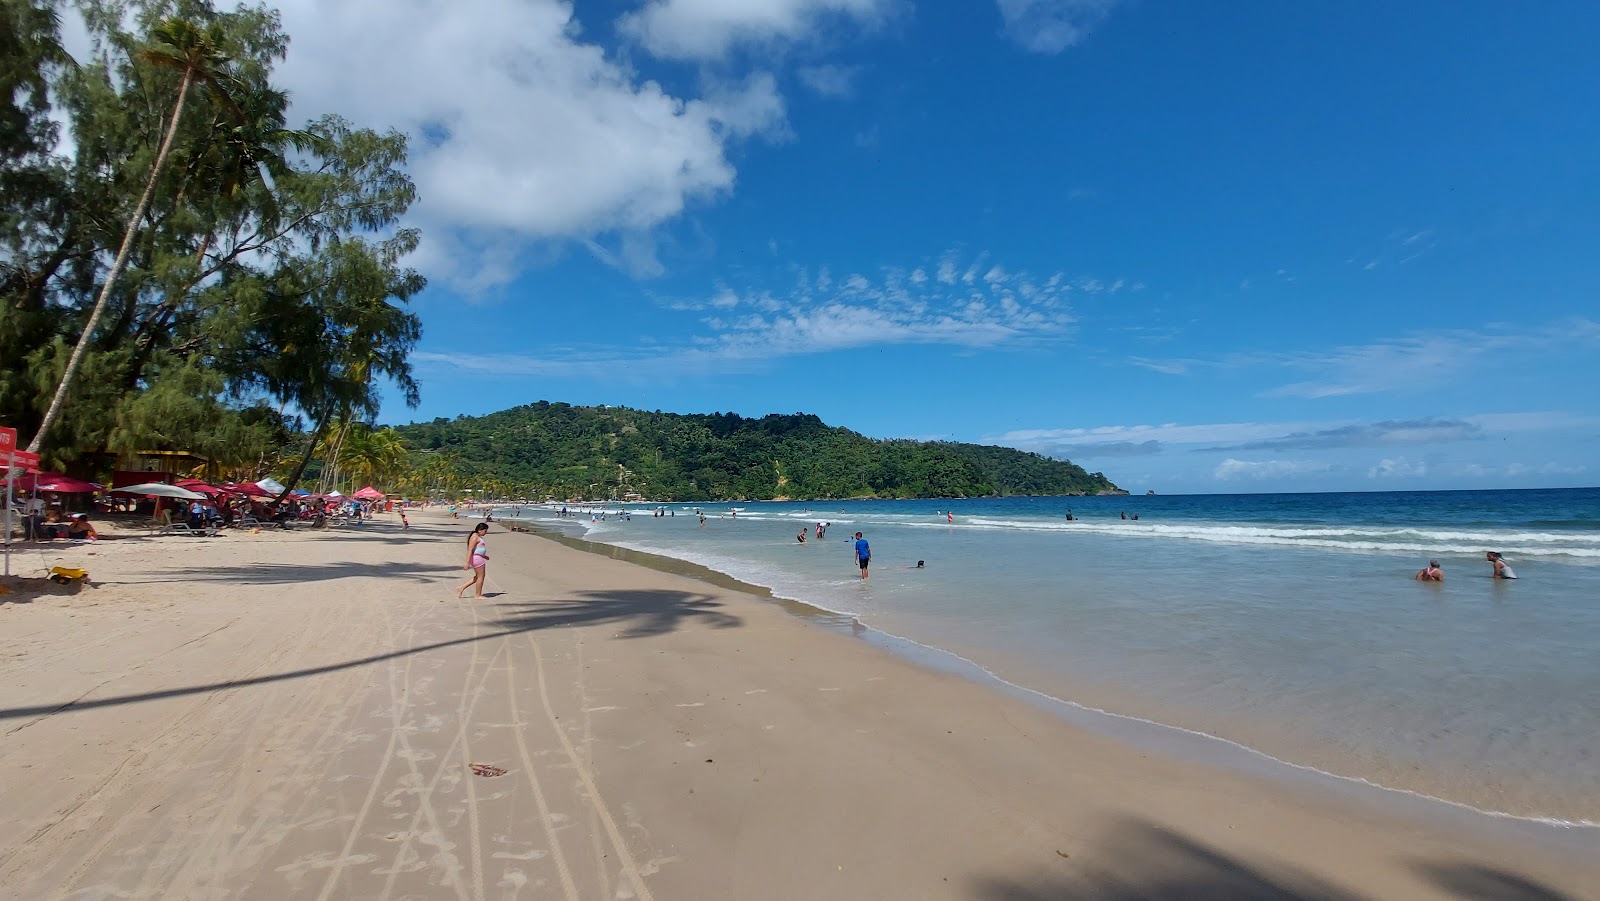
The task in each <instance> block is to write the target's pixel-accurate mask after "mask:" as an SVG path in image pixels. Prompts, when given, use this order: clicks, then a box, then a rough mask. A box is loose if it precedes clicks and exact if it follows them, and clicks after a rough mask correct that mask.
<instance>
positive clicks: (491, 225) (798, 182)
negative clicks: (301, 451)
mask: <svg viewBox="0 0 1600 901" xmlns="http://www.w3.org/2000/svg"><path fill="white" fill-rule="evenodd" d="M276 5H277V6H278V7H279V8H281V10H282V13H283V18H284V24H285V26H286V28H287V30H288V31H289V33H290V34H291V35H292V36H293V44H292V46H291V49H290V55H289V58H288V60H287V61H286V62H285V63H284V66H283V70H282V71H283V81H284V83H285V84H286V86H287V87H289V88H290V89H291V91H292V92H293V96H294V98H295V109H296V111H297V112H298V113H301V114H303V115H305V116H307V117H310V116H312V115H316V114H320V113H322V112H324V111H328V110H335V109H336V110H338V111H340V112H342V113H344V114H346V115H348V116H350V117H352V118H353V119H355V120H356V121H357V122H358V124H363V125H375V126H394V127H397V128H402V129H404V130H406V131H407V132H408V133H409V134H410V135H411V136H412V140H413V151H412V157H411V164H410V171H411V173H412V175H413V176H414V178H415V179H416V180H417V183H418V186H419V189H420V191H421V197H422V200H421V202H420V203H419V204H418V206H417V207H416V208H415V210H414V213H413V216H412V223H411V224H414V225H416V226H418V227H420V228H422V229H423V230H424V236H425V246H424V249H423V250H422V252H421V253H420V254H419V255H418V257H417V259H416V261H415V264H416V265H417V267H418V268H419V269H421V270H422V271H423V272H424V273H425V274H426V275H427V276H428V277H429V279H430V281H431V285H430V287H429V288H428V289H427V290H426V292H424V294H423V295H422V296H421V297H420V299H419V301H418V309H419V311H420V312H421V314H422V316H423V319H424V324H425V337H424V340H423V344H422V352H421V353H419V355H418V356H417V365H418V370H419V375H420V377H421V380H422V383H423V400H422V405H421V407H420V408H418V409H417V410H415V411H412V410H407V409H406V408H405V407H404V406H403V404H401V403H400V402H399V400H398V398H397V397H396V398H395V399H394V400H393V401H392V402H391V403H389V404H388V405H387V406H386V407H385V409H384V414H383V416H384V419H385V420H387V421H392V422H403V421H409V420H411V419H429V418H433V417H435V416H453V415H455V414H458V413H468V414H476V413H485V412H490V411H493V410H498V409H503V408H505V407H509V406H513V405H515V404H519V403H526V402H531V401H534V400H539V399H549V400H562V401H568V402H572V403H591V404H592V403H610V404H626V405H630V406H637V407H643V408H647V409H663V410H672V411H680V412H711V411H729V410H731V411H736V412H739V413H743V414H747V415H761V414H764V413H768V412H794V411H805V412H814V413H817V414H819V415H821V416H822V417H823V418H824V419H825V420H826V421H827V422H829V423H830V424H836V425H843V426H847V427H849V428H852V429H855V430H857V431H859V432H862V433H864V434H867V435H871V436H875V437H917V438H948V439H953V440H962V441H980V442H986V443H999V444H1007V445H1012V446H1016V447H1021V448H1025V449H1029V450H1037V451H1040V452H1043V453H1047V454H1052V455H1061V456H1067V457H1070V458H1071V459H1072V460H1073V461H1075V462H1078V463H1080V464H1082V465H1084V466H1085V467H1086V468H1088V469H1090V470H1099V471H1103V472H1105V473H1106V474H1107V475H1108V476H1110V477H1111V478H1112V479H1114V480H1115V481H1117V482H1118V483H1119V484H1122V485H1123V486H1125V487H1127V488H1130V489H1132V490H1134V491H1138V492H1142V491H1144V490H1145V489H1154V490H1157V491H1161V492H1209V491H1222V492H1238V491H1321V490H1369V489H1371V490H1376V489H1429V488H1463V487H1562V486H1579V485H1593V484H1595V483H1596V482H1600V473H1597V471H1596V467H1600V461H1597V460H1596V459H1595V458H1594V454H1593V449H1594V448H1595V447H1596V446H1597V445H1596V438H1597V436H1600V399H1597V398H1600V392H1597V391H1596V390H1595V386H1596V385H1597V384H1600V378H1597V376H1600V363H1597V360H1600V354H1597V351H1600V303H1597V291H1596V288H1597V286H1600V256H1597V255H1596V254H1595V253H1594V252H1593V248H1594V247H1595V246H1596V243H1597V239H1600V218H1597V217H1596V216H1595V215H1594V214H1593V211H1594V209H1595V208H1596V207H1597V206H1600V203H1597V201H1600V169H1597V168H1596V167H1595V166H1594V165H1593V160H1594V154H1595V149H1596V147H1597V146H1600V117H1596V116H1594V115H1593V111H1592V105H1593V100H1594V98H1595V97H1597V96H1600V67H1596V66H1594V65H1593V64H1592V48H1593V47H1594V46H1595V45H1596V44H1600V5H1596V4H1590V3H1580V2H1552V3H1542V4H1533V5H1515V4H1504V3H1464V4H1463V3H1457V2H1426V0H1420V2H1415V3H1405V4H1393V3H1376V2H1351V3H1341V4H1321V5H1303V4H1286V3H1273V2H1265V0H1261V2H1244V3H1235V4H1228V5H1227V6H1226V7H1219V6H1216V5H1209V4H1193V3H1175V2H1159V0H973V2H970V3H930V2H913V0H743V2H741V3H737V4H730V3H723V2H712V0H645V2H637V0H634V2H624V3H593V2H578V3H576V4H575V5H574V4H568V3H560V2H555V0H414V2H410V3H406V4H395V3H392V2H389V0H343V2H340V3H337V4H328V3H323V2H318V0H277V3H276ZM68 28H69V45H70V43H71V40H72V38H71V29H72V23H71V22H70V21H69V22H68Z"/></svg>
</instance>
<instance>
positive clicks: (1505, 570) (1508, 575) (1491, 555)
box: [1413, 551, 1517, 582]
mask: <svg viewBox="0 0 1600 901" xmlns="http://www.w3.org/2000/svg"><path fill="white" fill-rule="evenodd" d="M1484 559H1486V560H1488V561H1489V564H1490V565H1491V566H1493V567H1494V571H1493V572H1492V573H1490V576H1491V578H1495V579H1515V578H1516V577H1517V574H1516V572H1515V571H1514V570H1512V568H1511V567H1510V566H1509V565H1508V564H1507V563H1506V558H1505V557H1504V556H1502V555H1501V553H1500V552H1499V551H1485V552H1484ZM1413 578H1415V579H1416V580H1417V581H1418V582H1443V581H1444V570H1443V569H1442V568H1441V567H1440V566H1439V561H1437V560H1429V561H1428V565H1427V566H1425V567H1423V568H1422V569H1421V570H1419V571H1418V572H1417V574H1416V576H1414V577H1413Z"/></svg>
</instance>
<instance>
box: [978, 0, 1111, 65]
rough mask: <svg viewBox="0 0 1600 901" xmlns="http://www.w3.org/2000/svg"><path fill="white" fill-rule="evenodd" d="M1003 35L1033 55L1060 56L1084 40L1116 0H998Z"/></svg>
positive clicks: (1108, 12) (1109, 10)
mask: <svg viewBox="0 0 1600 901" xmlns="http://www.w3.org/2000/svg"><path fill="white" fill-rule="evenodd" d="M998 2H999V5H1000V18H1001V19H1002V20H1003V21H1004V23H1005V33H1006V35H1007V36H1008V37H1010V38H1011V39H1012V40H1013V41H1016V42H1017V43H1018V44H1020V45H1022V47H1023V48H1024V49H1027V50H1031V51H1033V52H1035V53H1060V52H1061V51H1063V50H1065V49H1067V48H1068V47H1071V46H1072V45H1074V44H1077V43H1078V42H1080V41H1082V40H1083V39H1084V38H1086V37H1088V36H1089V34H1090V32H1092V31H1093V30H1094V27H1095V26H1096V25H1099V24H1100V23H1101V22H1102V21H1104V20H1105V18H1106V16H1107V15H1109V14H1110V13H1111V8H1112V7H1114V6H1116V5H1117V3H1118V0H998Z"/></svg>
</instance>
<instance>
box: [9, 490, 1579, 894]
mask: <svg viewBox="0 0 1600 901" xmlns="http://www.w3.org/2000/svg"><path fill="white" fill-rule="evenodd" d="M392 519H393V518H392V517H390V518H383V519H380V520H379V521H378V522H376V523H373V524H371V525H369V526H366V527H362V528H353V527H352V528H345V529H335V530H328V531H323V532H309V531H296V532H293V533H281V532H262V533H259V534H248V533H245V534H235V535H224V536H222V537H218V538H212V539H194V538H184V537H166V538H129V539H123V540H108V541H101V542H98V543H96V544H93V545H79V546H70V547H68V546H61V545H59V544H58V545H56V546H49V545H47V546H45V547H43V548H42V549H33V548H30V549H28V550H25V551H22V552H20V553H19V554H17V555H16V556H15V557H14V558H13V571H14V572H20V573H22V574H24V575H31V574H34V573H35V572H37V571H39V570H40V569H41V568H42V567H46V566H49V565H70V566H82V567H83V568H86V569H89V570H90V571H91V573H92V578H93V582H94V586H93V587H91V588H86V589H84V590H82V591H81V592H78V593H76V594H71V593H67V592H65V591H62V592H57V593H52V594H45V595H38V596H29V595H25V594H24V595H18V594H11V595H4V596H0V601H4V602H5V603H3V604H0V729H3V730H4V738H3V744H0V797H3V798H4V802H5V809H6V812H7V816H6V817H5V818H4V820H3V822H0V848H3V849H4V851H0V885H4V886H5V887H6V894H7V896H9V897H17V898H56V897H71V898H85V899H94V898H286V897H294V898H321V899H328V898H340V899H343V898H376V899H400V898H460V899H487V898H496V899H511V898H563V899H591V898H595V899H598V898H637V899H652V898H654V899H715V898H726V899H745V898H752V899H753V898H763V899H774V898H775V899H788V898H794V899H800V898H828V899H840V898H851V899H854V898H977V899H1028V901H1033V899H1039V901H1042V899H1050V898H1218V899H1220V898H1280V897H1291V898H1486V897H1487V898H1503V899H1554V898H1594V897H1600V863H1597V861H1600V839H1597V838H1596V837H1595V836H1592V835H1590V834H1588V832H1589V831H1587V830H1570V829H1567V830H1558V829H1554V828H1548V829H1543V830H1542V831H1541V829H1530V828H1527V827H1525V826H1521V825H1517V824H1508V823H1503V822H1500V821H1494V820H1491V819H1489V818H1487V817H1475V816H1473V815H1467V814H1461V813H1455V812H1449V811H1439V812H1438V814H1437V815H1434V814H1433V813H1431V812H1429V811H1419V810H1412V809H1410V808H1405V807H1402V806H1390V805H1385V804H1379V803H1371V800H1370V799H1369V798H1367V797H1366V796H1364V795H1361V794H1360V793H1340V792H1331V791H1325V790H1323V789H1321V788H1320V787H1318V786H1317V785H1315V784H1312V783H1310V782H1307V784H1299V783H1297V782H1295V781H1294V780H1290V779H1277V778H1265V777H1259V776H1255V775H1252V774H1249V773H1242V772H1237V771H1231V770H1227V769H1219V768H1216V767H1213V766H1210V765H1208V764H1206V763H1204V762H1200V761H1194V760H1189V759H1185V758H1179V757H1174V756H1170V755H1166V754H1163V753H1160V752H1159V751H1157V750H1153V749H1150V748H1143V747H1136V746H1130V745H1128V744H1126V743H1124V742H1121V741H1117V740H1113V739H1111V738H1109V737H1106V736H1103V735H1099V734H1096V733H1094V732H1092V731H1089V730H1086V729H1083V728H1081V727H1079V726H1076V725H1073V724H1070V723H1068V722H1066V721H1064V720H1062V719H1060V718H1058V717H1056V716H1053V715H1051V714H1050V713H1048V712H1046V711H1044V710H1041V709H1039V708H1038V707H1036V706H1034V705H1030V704H1028V703H1025V702H1024V701H1021V700H1019V699H1016V698H1013V697H1008V696H1005V695H1002V694H1000V693H998V692H996V691H994V690H992V689H990V688H988V687H986V686H982V685H978V684H974V683H973V682H970V681H968V680H965V679H963V678H960V677H958V676H953V675H949V674H944V673H940V672H936V671H933V670H930V669H927V668H924V667H921V666H919V665H917V664H916V663H915V662H913V661H910V660H907V659H904V658H902V657H899V656H896V655H893V654H890V653H887V652H885V651H883V650H881V649H880V648H878V647H876V646H874V645H873V644H872V643H869V642H864V641H861V640H858V639H856V638H853V637H852V636H851V635H850V634H849V633H848V632H847V631H845V632H841V631H840V630H839V629H837V628H833V627H831V626H829V625H827V624H826V623H824V622H822V621H821V620H820V619H816V618H812V619H808V618H806V617H803V616H797V615H795V614H794V613H793V612H791V611H789V610H786V609H785V608H784V607H783V606H782V605H779V604H776V603H773V602H771V601H769V600H765V599H762V598H760V597H757V596H754V595H751V594H748V593H745V592H742V591H739V590H736V589H733V588H728V587H722V586H718V585H714V584H711V583H709V582H705V581H700V580H696V579H692V578H688V577H685V576H681V575H675V574H671V573H666V572H661V571H658V570H655V569H649V568H645V567H641V566H637V565H635V564H633V563H630V562H626V561H623V560H617V559H611V558H609V557H606V556H602V555H598V554H591V553H585V552H584V551H581V550H576V549H573V548H571V547H567V546H564V545H562V544H560V543H558V542H555V541H551V540H546V539H544V538H540V537H536V536H532V535H526V534H512V533H507V532H504V531H501V530H500V529H499V528H498V527H497V528H496V529H495V531H493V532H492V533H491V535H490V537H489V541H490V547H491V553H492V556H493V560H492V562H491V564H490V576H489V588H490V594H491V596H490V597H488V598H485V599H483V600H478V601H470V600H468V601H459V600H456V598H455V588H456V586H457V585H459V584H460V582H461V581H462V580H463V578H464V574H463V573H462V570H461V565H462V559H461V558H462V554H463V551H464V547H465V545H464V541H465V534H466V531H467V528H468V527H469V523H468V522H467V521H465V520H463V521H461V522H452V521H450V520H448V519H447V518H445V517H442V516H438V515H419V516H414V517H413V528H412V529H411V530H410V531H409V532H402V531H401V530H400V528H399V525H398V522H397V521H390V520H392ZM474 764H482V765H486V766H488V767H492V768H496V769H489V770H486V771H485V772H488V773H494V772H496V771H497V770H504V772H503V774H501V775H488V776H481V775H474V774H473V765H474Z"/></svg>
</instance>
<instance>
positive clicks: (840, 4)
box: [617, 0, 889, 60]
mask: <svg viewBox="0 0 1600 901" xmlns="http://www.w3.org/2000/svg"><path fill="white" fill-rule="evenodd" d="M888 5H889V4H888V2H887V0H650V2H648V3H646V4H645V5H644V7H643V8H642V9H639V10H637V11H635V12H631V13H628V14H626V15H624V16H622V17H621V18H620V19H618V20H617V29H618V30H619V31H621V32H622V33H624V34H627V35H629V36H630V37H632V38H634V39H635V40H637V41H638V42H639V43H640V44H642V45H643V46H644V48H645V49H647V50H649V51H650V52H651V53H652V54H654V55H656V56H658V57H660V58H662V59H682V60H695V59H699V60H711V59H720V58H722V57H723V56H725V55H726V54H727V53H728V52H729V51H730V50H731V49H733V48H734V47H735V46H739V45H760V44H769V43H773V42H776V41H785V40H797V39H800V38H804V37H807V36H809V35H811V34H813V33H814V32H815V30H816V29H817V28H818V27H819V26H820V25H821V24H822V23H823V22H825V21H826V20H827V19H829V18H846V19H853V20H856V21H861V22H871V21H874V20H876V19H878V18H879V17H880V16H882V15H883V14H884V12H885V11H886V9H887V8H888Z"/></svg>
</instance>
